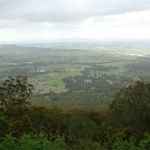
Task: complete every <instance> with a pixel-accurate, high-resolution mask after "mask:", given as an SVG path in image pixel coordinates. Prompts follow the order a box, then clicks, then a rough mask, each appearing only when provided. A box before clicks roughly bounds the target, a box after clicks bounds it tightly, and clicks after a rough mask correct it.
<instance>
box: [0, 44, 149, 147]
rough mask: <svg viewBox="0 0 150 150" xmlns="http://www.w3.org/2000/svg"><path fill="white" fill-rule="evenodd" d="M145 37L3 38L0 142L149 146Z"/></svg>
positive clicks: (0, 52) (0, 51)
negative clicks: (25, 41) (20, 42)
mask: <svg viewBox="0 0 150 150" xmlns="http://www.w3.org/2000/svg"><path fill="white" fill-rule="evenodd" d="M136 44H137V43H136ZM138 44H139V43H138ZM146 44H147V46H144V47H143V46H142V47H141V45H140V44H139V45H137V46H135V45H134V43H132V44H131V43H120V44H119V43H114V42H113V43H88V44H87V43H86V44H85V43H80V44H77V43H76V44H57V45H56V44H51V45H46V44H45V45H39V47H36V48H35V47H34V45H30V46H28V47H25V46H16V45H1V46H0V79H1V80H0V82H1V86H0V104H1V105H0V149H2V150H3V149H4V150H5V149H13V150H16V149H23V148H24V149H29V150H30V149H31V150H32V149H36V150H38V149H41V150H42V149H43V150H47V149H120V150H128V149H132V150H141V149H142V150H144V149H149V148H150V65H149V64H150V55H149V51H148V50H149V48H150V45H149V44H148V43H146ZM18 74H23V75H24V76H22V75H19V76H17V75H18ZM7 76H10V77H8V78H6V77H7ZM26 76H28V78H27V77H26ZM141 80H142V82H141ZM32 85H33V86H32Z"/></svg>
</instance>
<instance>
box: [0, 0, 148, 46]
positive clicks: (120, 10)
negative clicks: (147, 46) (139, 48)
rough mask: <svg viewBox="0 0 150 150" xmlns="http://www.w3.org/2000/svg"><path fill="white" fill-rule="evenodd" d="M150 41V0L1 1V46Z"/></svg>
mask: <svg viewBox="0 0 150 150" xmlns="http://www.w3.org/2000/svg"><path fill="white" fill-rule="evenodd" d="M61 38H97V39H110V38H111V39H116V38H120V39H126V38H131V39H139V38H142V39H146V38H150V0H0V43H3V42H4V43H5V42H26V41H44V40H45V41H49V40H52V39H61Z"/></svg>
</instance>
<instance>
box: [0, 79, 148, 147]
mask: <svg viewBox="0 0 150 150" xmlns="http://www.w3.org/2000/svg"><path fill="white" fill-rule="evenodd" d="M0 89H2V90H1V93H0V102H1V106H0V149H2V150H5V149H10V150H15V149H29V150H35V149H36V150H38V149H40V150H47V149H54V150H58V149H120V150H124V149H126V150H128V149H133V150H141V149H142V150H147V149H149V148H150V83H144V82H136V83H135V84H133V85H130V86H128V87H126V88H123V89H121V90H120V91H119V92H118V93H117V94H116V95H115V98H114V99H113V101H112V103H111V104H110V105H109V107H108V109H107V110H86V109H79V108H76V109H70V110H67V111H64V110H62V109H60V108H58V107H53V108H49V109H48V108H45V107H35V106H32V105H30V102H29V100H28V98H29V96H30V94H31V90H32V85H30V84H28V79H27V78H26V77H25V76H17V77H16V78H12V77H9V78H8V79H7V80H6V81H5V82H4V83H3V85H2V86H1V87H0ZM10 89H11V90H10ZM19 89H20V90H19ZM6 93H7V94H6ZM8 97H9V98H8Z"/></svg>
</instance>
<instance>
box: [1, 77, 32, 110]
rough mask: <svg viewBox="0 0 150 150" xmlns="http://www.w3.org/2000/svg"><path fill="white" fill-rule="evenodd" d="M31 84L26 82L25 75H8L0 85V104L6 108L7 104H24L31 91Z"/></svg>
mask: <svg viewBox="0 0 150 150" xmlns="http://www.w3.org/2000/svg"><path fill="white" fill-rule="evenodd" d="M32 89H33V86H32V85H31V84H29V83H28V78H27V77H26V76H22V75H19V76H17V77H11V76H9V77H8V79H6V80H5V81H4V83H3V84H2V85H1V86H0V105H1V107H2V108H6V107H7V106H8V105H10V104H11V105H21V106H23V105H25V104H27V103H29V102H28V101H27V99H28V98H29V96H30V95H31V93H32Z"/></svg>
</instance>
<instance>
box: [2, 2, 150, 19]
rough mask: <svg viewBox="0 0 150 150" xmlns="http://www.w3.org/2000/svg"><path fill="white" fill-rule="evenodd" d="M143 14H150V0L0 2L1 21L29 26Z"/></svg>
mask: <svg viewBox="0 0 150 150" xmlns="http://www.w3.org/2000/svg"><path fill="white" fill-rule="evenodd" d="M143 10H150V3H149V0H80V1H78V0H13V1H12V0H0V19H3V20H7V19H12V20H13V19H22V20H23V19H24V20H26V21H30V22H44V21H49V22H75V21H81V20H82V19H86V18H88V17H91V16H103V15H112V14H122V13H127V12H131V11H143Z"/></svg>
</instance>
